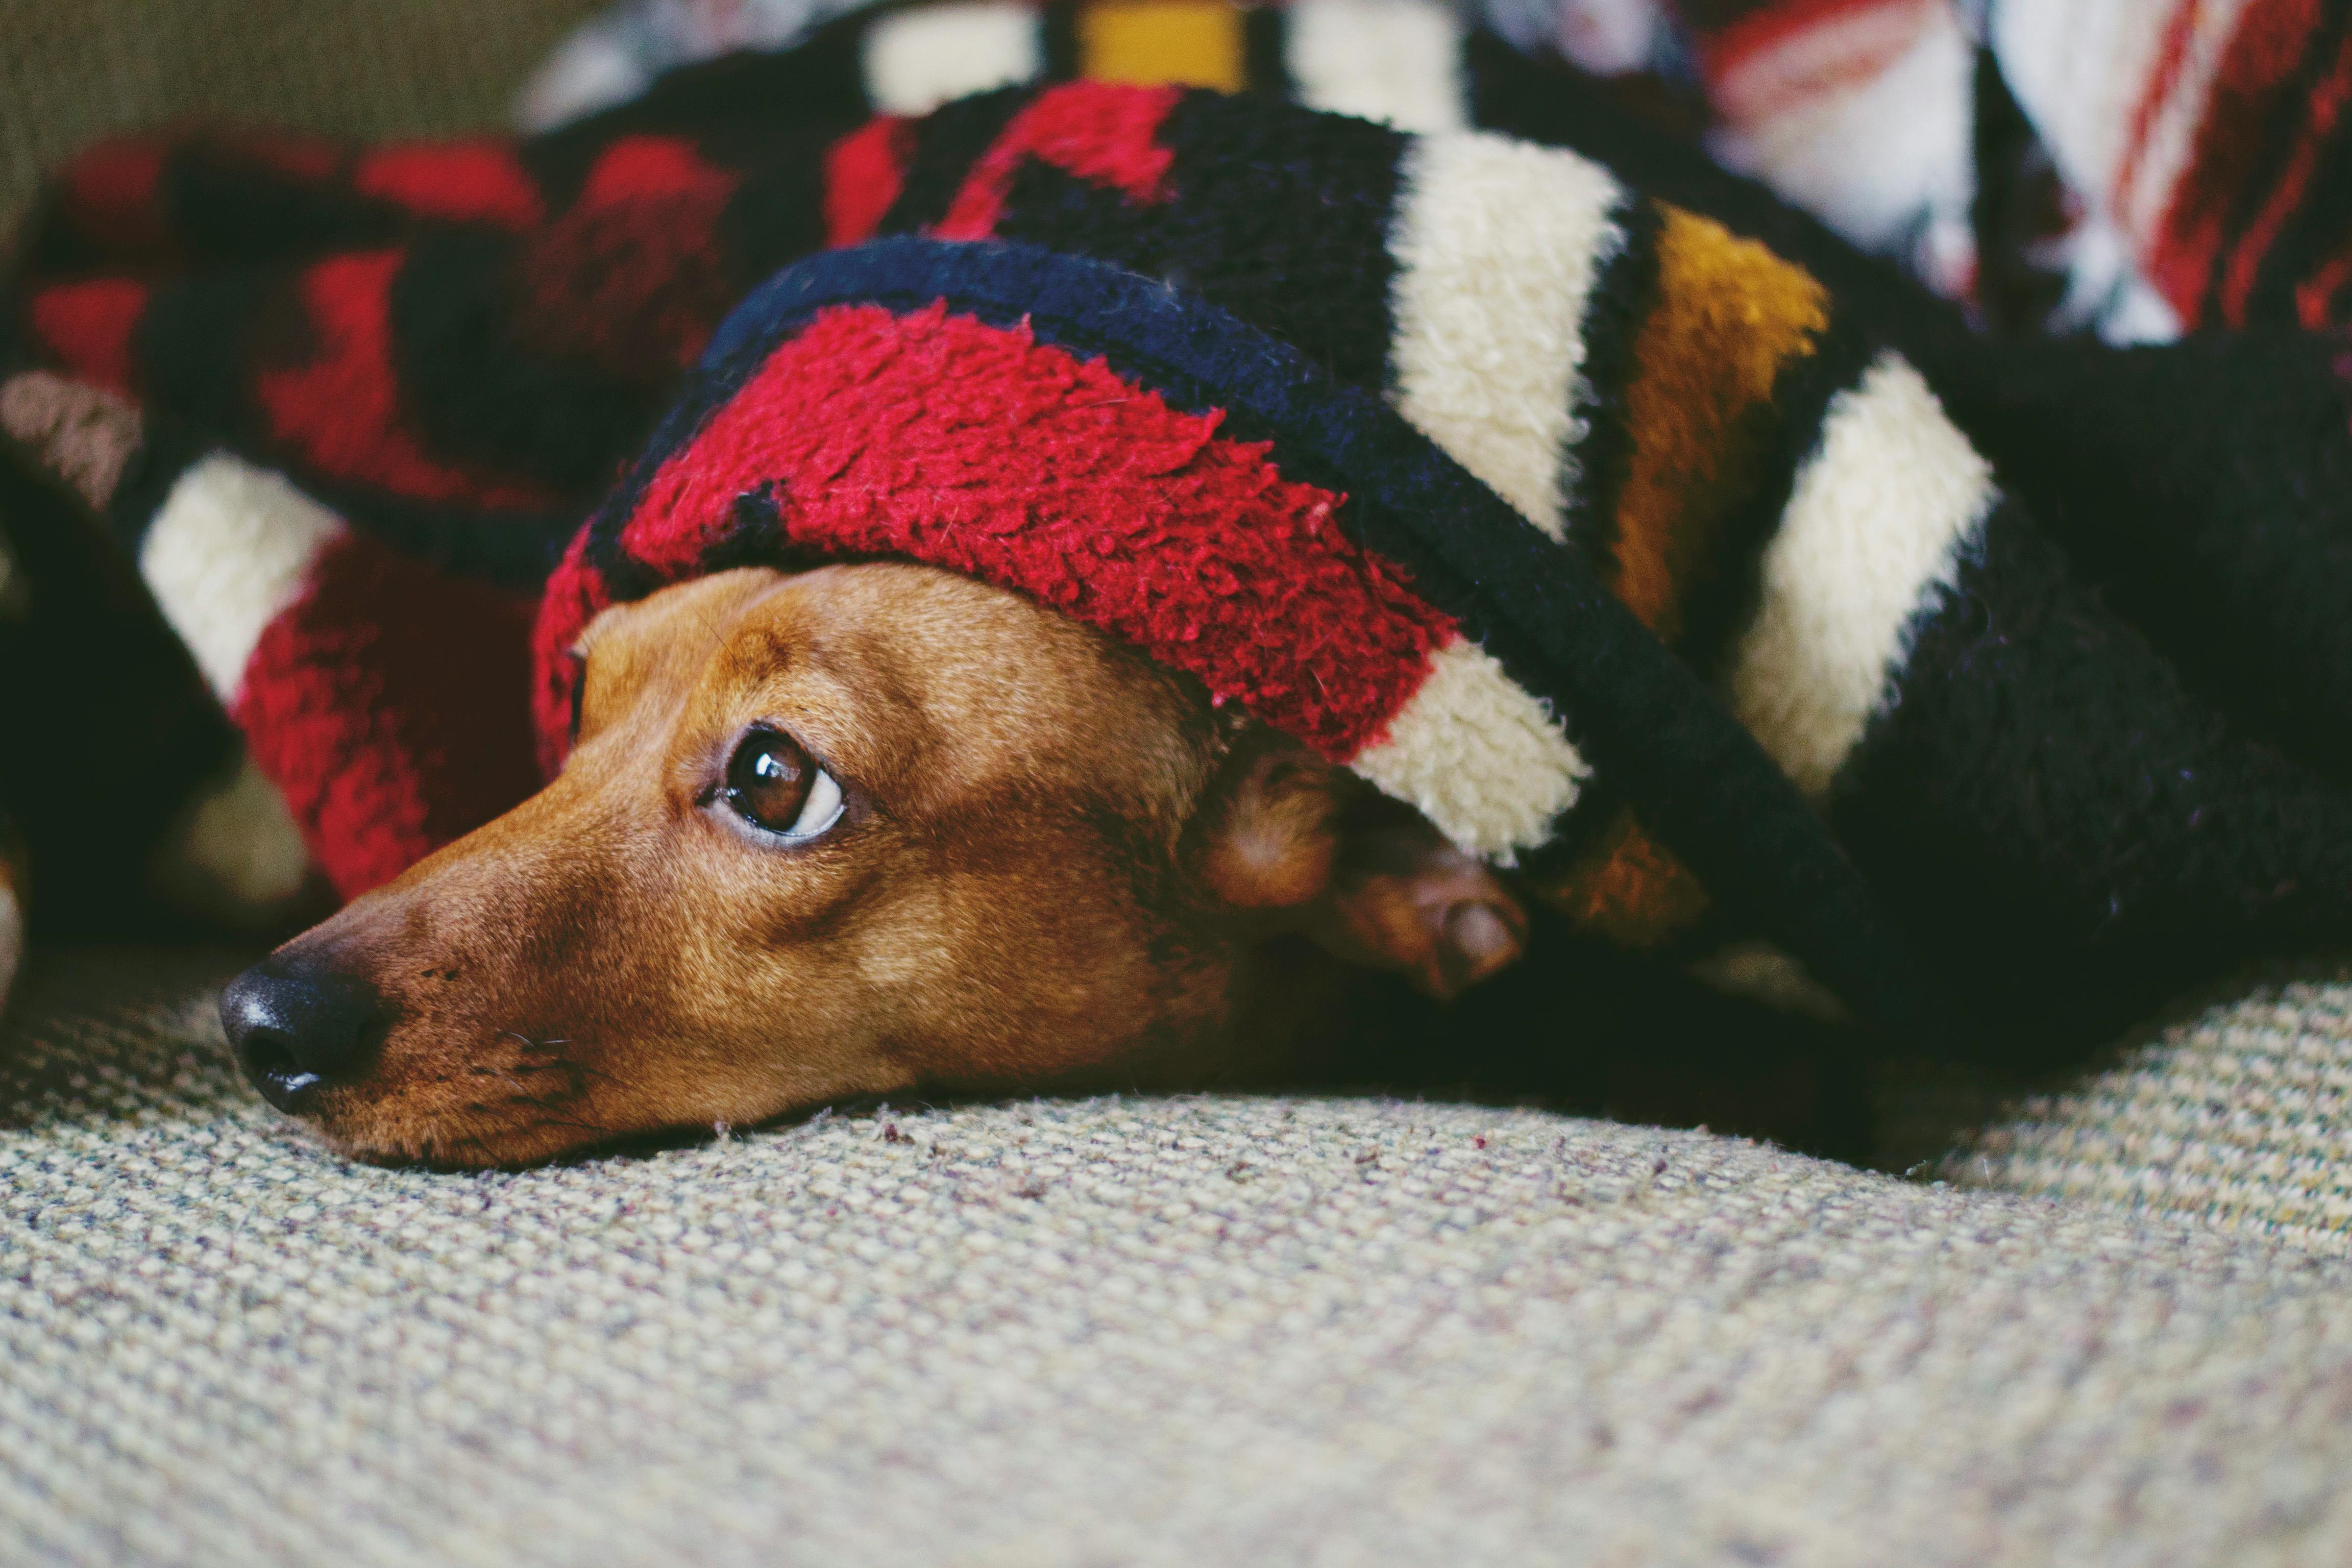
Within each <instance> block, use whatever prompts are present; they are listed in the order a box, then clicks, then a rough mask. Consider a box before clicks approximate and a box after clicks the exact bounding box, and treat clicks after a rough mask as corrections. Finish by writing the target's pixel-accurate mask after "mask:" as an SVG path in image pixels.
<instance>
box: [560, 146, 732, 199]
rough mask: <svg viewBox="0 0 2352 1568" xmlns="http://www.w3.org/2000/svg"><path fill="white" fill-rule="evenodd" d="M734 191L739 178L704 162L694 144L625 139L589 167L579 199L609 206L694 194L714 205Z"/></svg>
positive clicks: (608, 148)
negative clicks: (618, 203)
mask: <svg viewBox="0 0 2352 1568" xmlns="http://www.w3.org/2000/svg"><path fill="white" fill-rule="evenodd" d="M734 191H735V176H734V175H732V174H729V173H727V172H726V171H725V170H724V169H718V168H714V167H712V166H711V165H710V164H709V163H704V162H703V160H702V154H701V153H698V152H696V151H695V150H694V145H693V143H691V142H681V141H679V140H678V139H677V138H676V137H674V136H624V137H622V138H621V139H620V140H619V141H617V142H614V143H613V144H612V145H611V146H610V147H607V148H605V149H604V153H603V154H602V155H600V156H599V157H598V158H597V160H596V162H595V163H594V165H593V166H592V167H591V168H590V169H589V171H588V179H587V182H586V184H583V186H582V187H581V190H580V199H581V201H583V202H584V203H586V204H588V205H591V206H610V205H613V204H614V203H616V202H646V201H662V200H667V199H668V198H669V197H672V196H677V195H699V196H702V197H703V198H705V201H706V203H707V204H709V205H717V204H721V203H724V202H725V200H726V198H727V197H728V196H730V195H733V194H734Z"/></svg>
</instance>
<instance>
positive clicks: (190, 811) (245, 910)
mask: <svg viewBox="0 0 2352 1568" xmlns="http://www.w3.org/2000/svg"><path fill="white" fill-rule="evenodd" d="M309 873H310V849H309V848H308V847H307V846H305V845H304V844H303V842H302V830H301V829H300V828H299V827H297V826H295V825H294V816H293V813H292V812H290V811H289V810H288V809H287V807H286V797H285V796H284V795H280V794H278V786H277V785H276V784H271V783H270V782H269V780H268V778H267V777H265V776H264V775H263V773H262V772H261V770H260V769H259V768H257V767H256V766H255V765H254V763H253V759H252V758H251V757H244V758H240V759H239V760H238V763H237V765H236V772H235V773H232V774H230V775H229V777H228V778H226V780H224V781H222V783H221V784H218V785H217V786H216V787H215V788H214V789H212V790H211V791H210V792H208V793H207V794H205V795H203V796H202V797H201V798H199V799H197V800H196V801H194V802H193V803H192V804H191V805H189V806H188V807H187V808H186V809H185V810H184V811H183V812H182V814H181V816H180V820H179V821H177V822H175V823H174V824H173V826H172V830H171V832H170V833H169V834H168V835H166V836H165V837H164V840H163V844H162V845H160V846H159V847H157V849H156V852H155V859H154V863H153V867H152V875H153V878H154V882H155V888H156V890H157V891H158V892H159V893H161V894H162V895H163V898H164V900H166V901H167V902H169V903H170V904H171V905H172V907H173V908H174V909H176V910H180V911H181V912H182V913H184V914H191V915H197V916H201V917H203V918H204V919H205V920H209V921H219V922H222V923H225V924H228V925H232V926H246V925H252V924H254V923H256V922H257V921H267V920H268V919H269V918H270V917H272V916H273V915H275V914H276V913H277V912H278V910H280V909H282V908H283V907H284V906H285V905H286V904H287V903H288V902H289V900H292V899H293V898H294V897H295V896H296V895H297V894H299V893H300V892H301V890H302V884H303V879H305V878H306V877H307V876H308V875H309Z"/></svg>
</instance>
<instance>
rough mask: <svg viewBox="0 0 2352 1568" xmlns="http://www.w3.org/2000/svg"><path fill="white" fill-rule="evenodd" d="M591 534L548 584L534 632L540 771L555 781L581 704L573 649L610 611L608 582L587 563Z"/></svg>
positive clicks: (579, 539)
mask: <svg viewBox="0 0 2352 1568" xmlns="http://www.w3.org/2000/svg"><path fill="white" fill-rule="evenodd" d="M587 555H588V532H587V531H586V530H585V529H583V530H582V531H580V532H579V533H577V534H575V535H573V536H572V547H571V548H570V549H569V550H566V551H565V552H563V561H562V564H560V565H558V566H557V567H556V569H555V571H554V572H553V574H551V575H550V576H549V577H548V579H547V589H546V592H545V593H544V594H543V595H541V599H540V602H539V620H538V623H537V624H536V625H535V626H533V627H532V628H531V661H532V668H533V670H534V671H535V673H536V677H537V679H535V680H533V682H532V683H531V689H530V702H531V719H532V721H533V723H534V724H535V725H536V726H537V729H536V733H537V735H538V737H539V766H540V771H541V773H543V774H545V775H546V776H547V777H549V778H553V777H554V776H555V775H556V774H557V773H561V772H562V769H563V758H564V754H565V753H566V752H569V751H571V749H572V714H573V712H574V710H576V708H577V705H578V703H579V700H580V663H579V661H578V660H577V659H575V658H572V644H573V643H575V642H577V641H579V640H580V634H581V633H582V632H583V631H585V630H587V628H588V623H589V622H591V621H593V620H594V619H595V618H596V617H597V616H598V615H600V614H601V613H603V612H604V610H606V609H608V608H610V607H611V606H612V603H613V595H612V592H611V590H610V589H608V588H607V587H606V586H605V584H604V577H603V576H602V575H601V574H599V573H598V572H597V571H596V569H595V568H594V567H593V566H591V565H589V564H588V560H587Z"/></svg>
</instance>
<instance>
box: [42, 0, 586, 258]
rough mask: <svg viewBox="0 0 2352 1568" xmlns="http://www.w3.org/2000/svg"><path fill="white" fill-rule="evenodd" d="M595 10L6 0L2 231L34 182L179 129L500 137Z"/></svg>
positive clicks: (415, 3) (278, 0) (424, 3)
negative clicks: (228, 125) (118, 142)
mask: <svg viewBox="0 0 2352 1568" xmlns="http://www.w3.org/2000/svg"><path fill="white" fill-rule="evenodd" d="M602 8H603V6H602V5H601V4H600V0H496V3H490V0H0V228H5V227H13V226H15V224H16V219H17V217H18V216H20V215H21V214H22V213H23V211H24V209H25V206H26V204H27V203H28V202H29V201H30V200H31V199H32V196H33V194H34V192H35V190H36V189H37V187H38V184H39V181H40V178H41V174H42V173H43V171H45V170H47V169H49V168H51V167H54V166H55V165H56V164H57V163H58V162H60V161H61V160H63V159H64V158H65V157H66V156H67V155H68V154H69V153H73V152H75V151H77V150H79V148H81V147H83V146H85V145H87V144H88V143H89V142H93V141H96V140H99V139H100V138H102V137H106V136H111V135H114V134H117V133H119V132H126V131H131V130H135V129H139V128H142V127H147V126H154V125H159V124H166V123H170V122H173V121H180V120H186V119H206V120H213V119H228V120H236V121H256V120H266V121H271V122H274V123H277V124H281V125H285V126H289V127H293V128H299V129H303V130H311V131H320V132H331V133H333V134H337V135H350V136H355V137H362V138H379V137H390V136H429V135H436V134H442V133H446V132H454V131H462V130H467V129H472V128H475V127H479V126H487V125H495V124H499V123H500V122H502V121H504V120H505V119H506V117H507V114H508V110H509V105H510V103H511V101H512V100H513V98H514V95H515V92H516V89H517V88H518V87H519V86H520V84H521V83H522V81H523V80H524V79H526V78H527V77H528V76H529V75H530V71H531V70H532V68H534V67H535V66H536V65H537V64H538V63H539V61H540V60H541V58H542V57H543V56H545V55H546V54H547V53H548V52H549V51H550V50H551V48H553V47H554V46H555V45H556V44H557V42H558V41H559V40H561V39H562V37H563V36H564V35H565V34H566V33H567V32H569V31H570V30H571V29H572V27H573V26H576V25H578V24H579V23H580V22H582V21H583V20H585V19H586V18H587V17H589V16H593V15H594V14H595V13H596V12H598V11H599V10H601V9H602Z"/></svg>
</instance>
